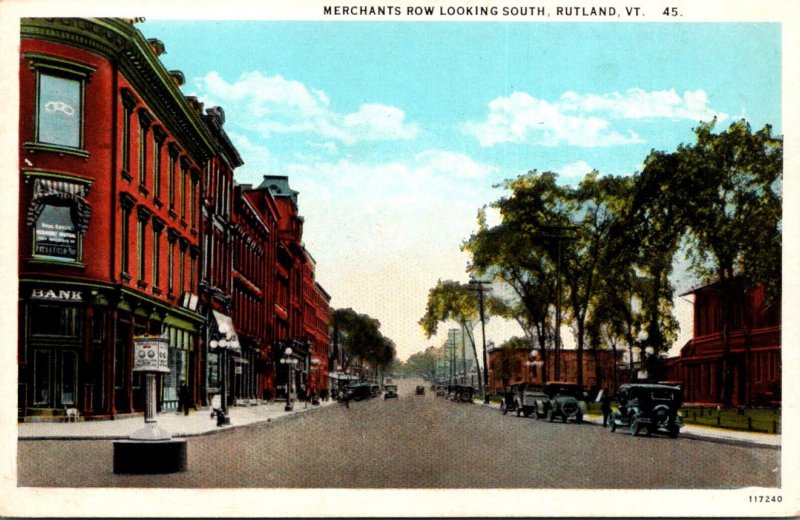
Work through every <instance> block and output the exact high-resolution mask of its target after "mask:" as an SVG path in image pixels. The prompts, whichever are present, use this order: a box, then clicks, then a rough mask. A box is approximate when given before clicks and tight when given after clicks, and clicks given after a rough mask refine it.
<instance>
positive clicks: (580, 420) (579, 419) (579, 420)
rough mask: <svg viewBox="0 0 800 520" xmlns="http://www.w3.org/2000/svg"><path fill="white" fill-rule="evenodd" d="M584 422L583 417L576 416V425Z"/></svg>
mask: <svg viewBox="0 0 800 520" xmlns="http://www.w3.org/2000/svg"><path fill="white" fill-rule="evenodd" d="M582 422H583V415H581V414H578V415H576V416H575V424H581V423H582Z"/></svg>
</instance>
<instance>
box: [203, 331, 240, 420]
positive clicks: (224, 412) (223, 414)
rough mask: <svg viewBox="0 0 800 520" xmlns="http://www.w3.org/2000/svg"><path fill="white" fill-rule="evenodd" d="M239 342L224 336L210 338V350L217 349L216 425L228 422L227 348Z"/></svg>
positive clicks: (236, 345)
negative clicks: (218, 405)
mask: <svg viewBox="0 0 800 520" xmlns="http://www.w3.org/2000/svg"><path fill="white" fill-rule="evenodd" d="M238 345H239V343H238V341H237V340H235V339H233V340H228V339H227V338H226V337H225V336H223V337H221V338H219V339H212V340H211V344H210V347H211V349H212V350H217V349H219V359H218V363H219V399H220V409H219V411H218V412H217V414H218V415H217V426H222V425H224V424H230V419H229V418H228V389H227V386H228V356H227V354H226V352H227V350H228V348H236V347H238Z"/></svg>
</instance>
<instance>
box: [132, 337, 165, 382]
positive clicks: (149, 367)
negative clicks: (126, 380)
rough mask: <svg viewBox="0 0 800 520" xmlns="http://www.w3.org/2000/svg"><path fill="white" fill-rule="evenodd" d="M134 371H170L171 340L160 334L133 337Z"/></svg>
mask: <svg viewBox="0 0 800 520" xmlns="http://www.w3.org/2000/svg"><path fill="white" fill-rule="evenodd" d="M133 371H134V372H160V373H167V374H168V373H169V341H168V340H167V338H162V337H158V336H138V337H135V338H133Z"/></svg>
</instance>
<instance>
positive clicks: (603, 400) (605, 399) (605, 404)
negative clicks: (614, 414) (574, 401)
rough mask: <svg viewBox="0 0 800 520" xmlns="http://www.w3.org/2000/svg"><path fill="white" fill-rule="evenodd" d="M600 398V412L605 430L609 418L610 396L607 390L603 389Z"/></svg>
mask: <svg viewBox="0 0 800 520" xmlns="http://www.w3.org/2000/svg"><path fill="white" fill-rule="evenodd" d="M600 393H601V397H600V411H601V412H603V427H604V428H605V427H606V425H607V424H608V421H609V420H611V421H613V420H614V419H612V418H611V395H610V392H609V391H608V388H603V389H602V390H601V391H600Z"/></svg>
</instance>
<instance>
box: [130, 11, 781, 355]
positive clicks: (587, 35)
mask: <svg viewBox="0 0 800 520" xmlns="http://www.w3.org/2000/svg"><path fill="white" fill-rule="evenodd" d="M138 27H139V29H140V30H141V31H142V32H143V33H144V34H145V36H147V37H155V38H159V39H160V40H162V41H163V42H164V44H165V46H166V49H167V54H166V55H164V56H162V61H163V62H164V64H165V65H166V66H167V68H169V69H180V70H182V71H183V72H184V74H185V76H186V79H187V83H186V85H185V86H184V87H183V91H184V93H186V94H189V95H197V96H198V97H199V98H200V99H201V100H202V101H204V102H205V103H206V106H207V107H209V106H213V105H221V106H222V107H223V108H224V109H225V112H226V116H227V123H226V129H227V131H228V133H229V134H230V135H231V137H232V139H233V141H234V143H235V144H236V145H237V147H238V148H239V151H240V153H241V155H242V157H243V159H244V161H245V166H243V167H242V168H240V169H239V170H237V174H236V175H237V179H238V181H239V182H241V183H255V184H257V183H258V182H259V181H260V179H261V176H262V175H263V174H283V175H289V177H290V183H291V184H292V186H293V188H295V189H297V190H299V191H300V199H299V202H300V211H301V213H302V214H303V215H304V216H305V218H306V226H305V237H304V239H305V243H306V246H307V248H308V249H309V250H310V251H311V253H312V254H313V256H314V257H315V259H316V260H317V279H318V281H319V282H320V283H321V284H322V285H323V286H324V287H325V288H326V289H327V290H328V291H329V292H330V294H331V295H332V296H333V301H332V305H333V306H335V307H353V308H354V309H356V310H357V311H359V312H364V313H367V314H370V315H371V316H373V317H375V318H377V319H379V320H380V321H381V323H382V325H383V326H382V330H383V332H384V334H386V335H387V336H389V337H391V338H392V339H394V340H395V342H396V343H397V346H398V353H399V356H400V357H401V358H406V357H407V356H408V355H410V354H412V353H414V352H416V351H419V350H422V349H423V348H425V347H426V346H428V345H431V344H433V345H439V344H441V343H442V341H443V339H444V338H446V328H444V329H443V330H444V331H445V334H444V335H440V337H439V338H434V339H432V340H427V339H425V338H424V337H423V335H422V332H421V330H420V328H419V326H418V325H417V323H416V322H417V320H418V319H419V318H420V317H421V316H422V314H423V313H424V309H425V301H426V297H427V291H428V289H429V288H431V287H432V286H433V285H435V283H436V281H437V280H438V279H440V278H441V279H457V280H461V281H466V280H467V275H466V273H465V266H466V262H467V261H468V258H467V257H466V256H465V255H464V254H463V253H461V252H460V251H459V246H460V244H461V242H462V241H463V240H464V239H466V238H467V237H468V236H469V234H470V233H471V232H472V231H473V230H474V228H475V216H476V213H477V210H478V209H479V208H480V207H481V206H483V205H484V204H487V203H490V202H491V201H493V200H496V199H497V198H498V197H500V196H501V195H502V192H501V191H500V190H498V189H495V188H492V186H493V185H494V184H497V183H498V182H501V181H502V180H503V179H507V178H512V177H515V176H517V175H519V174H521V173H524V172H526V171H528V170H532V169H538V170H551V171H555V172H559V173H560V174H561V179H562V182H564V183H572V182H576V180H577V179H579V178H580V177H582V176H583V174H585V173H586V172H588V171H589V170H591V169H597V170H599V171H600V172H601V173H604V174H615V175H620V174H631V173H633V172H635V171H637V170H638V169H639V167H640V165H641V163H642V161H643V160H644V158H645V157H646V156H647V153H648V152H649V151H650V150H651V149H658V150H674V149H675V148H676V147H677V145H678V144H680V143H682V142H690V141H691V140H692V128H693V127H694V126H696V124H697V122H698V121H700V120H707V119H710V118H711V117H714V116H715V115H716V116H717V117H718V118H719V119H720V120H721V126H720V128H723V127H725V126H727V124H728V123H730V122H731V121H732V120H733V119H736V118H740V117H745V118H746V119H748V121H750V122H751V124H752V125H753V127H754V128H760V127H761V126H763V125H764V124H766V123H769V124H772V125H773V127H774V129H775V131H776V133H780V132H782V127H781V119H780V117H781V88H780V85H781V79H782V78H781V29H780V25H778V24H766V23H761V24H754V23H717V24H714V23H683V24H681V23H661V24H659V23H527V22H526V23H520V22H512V23H500V22H392V21H385V22H367V21H346V22H342V21H316V22H296V21H292V22H279V21H253V22H234V21H210V20H204V21H178V20H169V21H158V20H155V19H148V20H147V21H146V22H145V23H142V24H139V25H138ZM690 283H691V280H689V279H686V278H681V279H679V280H676V285H678V287H679V288H682V289H685V288H686V285H687V284H690ZM679 303H680V302H679ZM681 305H682V306H681V308H680V309H679V312H682V313H684V315H683V316H682V317H681V321H682V322H684V323H685V325H684V330H683V332H682V336H681V339H680V340H679V342H680V344H682V342H683V341H685V340H686V339H688V336H687V334H690V333H691V328H690V326H689V325H688V323H687V321H686V320H687V318H686V316H685V313H686V306H685V302H683V303H682V304H681ZM515 333H518V332H517V331H516V330H514V327H513V326H511V325H509V324H502V323H496V322H492V323H490V325H489V326H488V327H487V338H488V339H490V340H491V339H494V340H496V341H497V342H500V341H502V340H503V339H505V337H507V336H508V335H510V334H515ZM565 334H568V332H566V333H565ZM680 344H679V345H678V346H680Z"/></svg>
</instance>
